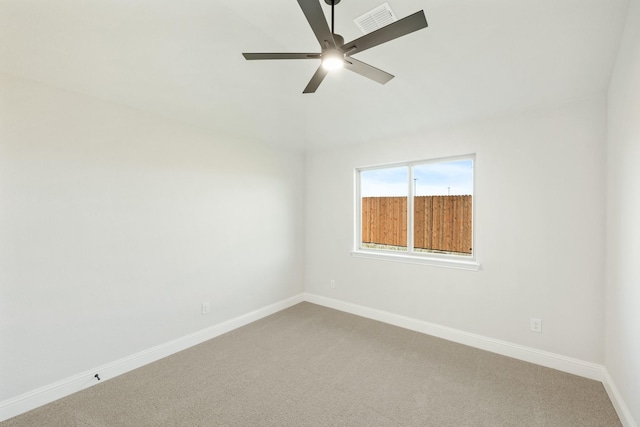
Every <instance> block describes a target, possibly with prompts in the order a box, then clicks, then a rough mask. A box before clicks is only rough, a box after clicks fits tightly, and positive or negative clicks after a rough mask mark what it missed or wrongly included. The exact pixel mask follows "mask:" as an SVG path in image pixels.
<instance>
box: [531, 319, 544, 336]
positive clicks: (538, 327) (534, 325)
mask: <svg viewBox="0 0 640 427" xmlns="http://www.w3.org/2000/svg"><path fill="white" fill-rule="evenodd" d="M529 327H530V328H531V330H532V331H533V332H538V333H541V332H542V319H538V318H535V317H532V318H531V319H529Z"/></svg>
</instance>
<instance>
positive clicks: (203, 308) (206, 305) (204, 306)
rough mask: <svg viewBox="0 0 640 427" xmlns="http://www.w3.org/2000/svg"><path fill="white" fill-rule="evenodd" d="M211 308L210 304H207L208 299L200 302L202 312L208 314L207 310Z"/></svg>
mask: <svg viewBox="0 0 640 427" xmlns="http://www.w3.org/2000/svg"><path fill="white" fill-rule="evenodd" d="M210 309H211V306H210V305H209V301H205V302H203V303H202V314H203V315H204V314H209V310H210Z"/></svg>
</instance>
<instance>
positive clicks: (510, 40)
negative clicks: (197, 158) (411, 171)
mask: <svg viewBox="0 0 640 427" xmlns="http://www.w3.org/2000/svg"><path fill="white" fill-rule="evenodd" d="M320 1H322V0H320ZM628 1H629V0H387V2H388V3H389V4H390V5H391V8H392V9H393V10H394V12H395V14H396V15H397V16H398V17H399V18H402V17H404V16H407V15H409V14H411V13H413V12H416V11H418V10H420V9H423V10H424V11H425V14H426V16H427V21H428V22H429V27H428V28H427V29H424V30H420V31H418V32H416V33H412V34H410V35H407V36H405V37H402V38H399V39H396V40H394V41H391V42H389V43H387V44H384V45H381V46H378V47H375V48H373V49H370V50H368V51H365V52H362V53H360V54H357V55H355V56H354V57H356V58H358V59H360V60H362V61H365V62H367V63H369V64H371V65H374V66H376V67H378V68H381V69H383V70H385V71H387V72H390V73H392V74H394V75H395V76H396V78H395V79H393V80H391V81H390V82H389V83H388V84H386V85H384V86H382V85H379V84H378V83H375V82H373V81H370V80H368V79H366V78H364V77H361V76H359V75H356V74H353V73H350V72H348V71H346V70H341V71H340V72H339V73H337V74H331V75H329V76H328V77H327V78H326V79H325V81H324V82H323V84H322V85H321V86H320V88H319V89H318V92H317V93H315V94H307V95H303V94H302V90H303V88H304V87H305V86H306V84H307V82H308V81H309V79H310V78H311V76H312V75H313V73H314V71H315V69H316V68H317V66H318V63H317V62H316V61H315V60H303V61H251V62H249V61H245V60H244V58H243V57H242V55H241V53H242V52H279V51H281V52H314V51H318V50H319V46H318V45H317V41H316V39H315V37H314V35H313V33H312V31H311V29H310V28H309V26H308V24H307V21H306V19H305V17H304V15H303V14H302V11H301V10H300V7H299V6H298V3H297V2H296V1H295V0H209V1H204V0H180V1H176V0H108V1H107V0H0V71H1V72H5V73H9V74H13V75H18V76H23V77H26V78H30V79H33V80H37V81H41V82H44V83H47V84H51V85H54V86H57V87H60V88H64V89H68V90H72V91H76V92H80V93H84V94H88V95H92V96H96V97H99V98H103V99H107V100H110V101H114V102H116V103H119V104H124V105H128V106H131V107H134V108H138V109H141V110H146V111H150V112H153V113H156V114H160V115H162V116H165V117H170V118H174V119H178V120H181V121H184V122H188V123H191V124H195V125H198V126H203V127H206V128H210V129H213V130H215V131H216V132H218V133H219V134H222V135H228V136H230V137H233V138H250V139H257V140H261V141H264V142H268V143H275V144H281V145H285V146H289V147H294V148H300V149H313V148H320V147H325V146H333V145H336V144H347V143H356V142H367V141H377V140H380V139H386V138H389V137H395V136H397V135H401V134H403V133H413V132H419V131H421V130H426V129H429V128H433V127H437V126H443V125H448V124H455V123H460V122H462V121H466V120H473V119H476V118H481V117H486V116H491V115H495V114H502V113H505V112H508V111H513V110H520V109H525V108H531V107H537V106H545V105H553V104H557V103H561V102H565V101H568V100H571V99H576V98H581V97H587V96H592V95H593V94H596V93H602V92H603V91H605V90H606V88H607V85H608V82H609V77H610V73H611V70H612V67H613V62H614V60H615V55H616V52H617V46H618V42H619V39H620V36H621V33H622V29H623V25H624V18H625V14H626V9H627V5H628ZM383 2H384V0H342V2H341V3H340V4H339V5H338V6H336V32H337V33H340V34H342V35H343V36H344V38H345V40H346V41H349V40H352V39H355V38H357V37H360V36H361V35H362V34H361V33H360V32H359V30H358V28H357V27H356V25H355V24H354V23H353V19H354V18H356V17H357V16H360V15H361V14H363V13H364V12H366V11H368V10H370V9H372V8H374V7H376V6H379V5H380V4H382V3H383ZM322 5H323V7H324V8H325V11H326V13H327V16H329V11H330V9H329V7H328V6H327V5H326V4H325V3H324V1H322Z"/></svg>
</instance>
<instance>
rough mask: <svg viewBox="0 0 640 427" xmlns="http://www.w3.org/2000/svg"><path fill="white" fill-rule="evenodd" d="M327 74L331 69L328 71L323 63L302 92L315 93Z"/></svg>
mask: <svg viewBox="0 0 640 427" xmlns="http://www.w3.org/2000/svg"><path fill="white" fill-rule="evenodd" d="M327 74H329V71H327V70H326V69H325V68H324V67H323V66H322V65H320V66H319V67H318V69H317V70H316V72H315V74H314V75H313V77H311V80H310V81H309V84H308V85H307V87H305V88H304V90H303V91H302V93H314V92H315V91H316V89H318V86H320V83H322V81H323V80H324V78H325V77H326V76H327Z"/></svg>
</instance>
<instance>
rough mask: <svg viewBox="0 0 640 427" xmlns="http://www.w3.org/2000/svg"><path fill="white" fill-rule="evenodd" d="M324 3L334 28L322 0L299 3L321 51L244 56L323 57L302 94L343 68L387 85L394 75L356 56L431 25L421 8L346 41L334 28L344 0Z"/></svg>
mask: <svg viewBox="0 0 640 427" xmlns="http://www.w3.org/2000/svg"><path fill="white" fill-rule="evenodd" d="M324 2H325V3H326V4H328V5H329V6H331V27H329V22H328V21H327V19H326V18H325V16H324V11H323V10H322V5H321V4H320V3H321V0H298V5H300V7H301V8H302V12H303V13H304V16H305V18H307V21H308V22H309V25H310V26H311V30H312V31H313V34H314V35H315V36H316V39H317V40H318V43H320V49H321V51H320V53H317V52H298V53H288V52H275V53H243V54H242V56H244V57H245V59H247V60H256V59H257V60H262V59H315V60H318V59H319V60H320V62H321V64H320V66H319V67H318V69H317V70H316V72H315V73H314V74H313V77H311V80H310V81H309V84H307V86H306V87H305V88H304V90H303V91H302V93H314V92H315V91H316V90H317V89H318V86H320V83H322V81H323V80H324V78H325V77H326V76H327V75H328V74H329V72H330V71H331V70H336V69H339V68H342V67H344V68H346V69H347V70H349V71H353V72H354V73H357V74H360V75H361V76H363V77H366V78H368V79H371V80H373V81H375V82H378V83H380V84H385V83H387V82H388V81H389V80H391V79H392V78H393V74H389V73H387V72H386V71H382V70H379V69H377V68H376V67H373V66H371V65H369V64H366V63H364V62H362V61H358V60H357V59H356V58H354V57H353V55H355V54H357V53H360V52H362V51H365V50H367V49H370V48H372V47H375V46H378V45H381V44H383V43H386V42H388V41H391V40H393V39H397V38H398V37H402V36H406V35H407V34H409V33H413V32H414V31H418V30H421V29H422V28H426V27H427V18H426V17H425V16H424V11H423V10H421V11H419V12H416V13H414V14H413V15H409V16H407V17H405V18H402V19H401V20H399V21H395V22H391V23H389V24H388V25H385V26H384V27H381V28H379V29H377V30H375V31H372V32H370V33H367V34H365V35H364V36H362V37H359V38H357V39H355V40H352V41H350V42H349V43H345V42H344V38H343V37H342V36H341V35H340V34H336V32H335V28H334V21H335V19H334V8H335V6H336V5H337V4H338V3H340V0H324Z"/></svg>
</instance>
